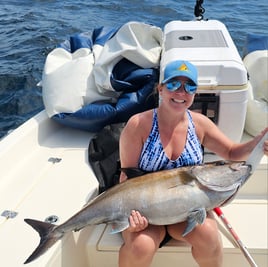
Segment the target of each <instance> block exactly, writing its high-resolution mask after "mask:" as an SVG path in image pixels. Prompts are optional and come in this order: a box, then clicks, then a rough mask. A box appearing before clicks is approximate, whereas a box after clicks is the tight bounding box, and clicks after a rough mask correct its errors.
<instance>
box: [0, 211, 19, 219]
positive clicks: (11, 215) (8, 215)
mask: <svg viewBox="0 0 268 267" xmlns="http://www.w3.org/2000/svg"><path fill="white" fill-rule="evenodd" d="M17 215H18V212H16V211H13V210H4V211H3V212H2V214H1V216H3V217H6V218H7V219H13V218H15V217H16V216H17Z"/></svg>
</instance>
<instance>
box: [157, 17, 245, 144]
mask: <svg viewBox="0 0 268 267" xmlns="http://www.w3.org/2000/svg"><path fill="white" fill-rule="evenodd" d="M178 59H180V60H188V61H190V62H191V63H192V64H194V65H195V66H196V67H197V69H198V74H199V77H198V91H197V95H196V96H195V101H194V104H193V106H192V107H191V109H192V110H197V111H199V112H202V113H203V114H205V115H206V116H208V117H209V118H211V119H212V120H213V121H214V122H215V123H216V124H217V125H218V126H219V128H220V129H221V130H222V131H223V132H224V133H225V134H226V135H227V136H229V137H230V138H231V139H232V140H234V141H235V142H240V140H241V137H242V133H243V130H244V124H245V118H246V110H247V99H248V97H247V92H248V87H249V83H248V77H247V71H246V68H245V66H244V64H243V62H242V59H241V57H240V55H239V53H238V51H237V49H236V46H235V45H234V43H233V40H232V38H231V36H230V34H229V32H228V30H227V29H226V27H225V25H224V24H222V23H221V22H219V21H216V20H208V21H172V22H170V23H168V24H166V26H165V28H164V42H163V49H162V55H161V62H160V79H161V80H162V75H163V69H164V67H165V66H166V64H168V63H169V62H170V61H173V60H178Z"/></svg>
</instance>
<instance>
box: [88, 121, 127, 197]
mask: <svg viewBox="0 0 268 267" xmlns="http://www.w3.org/2000/svg"><path fill="white" fill-rule="evenodd" d="M124 125H125V124H124V123H121V124H114V125H109V126H106V127H105V128H103V129H102V130H101V131H100V132H99V133H98V134H97V135H96V136H95V137H94V138H92V139H91V140H90V143H89V146H88V161H89V163H90V165H91V167H92V169H93V171H94V173H95V175H96V177H97V179H98V181H99V193H102V192H103V191H105V190H107V189H108V188H110V187H112V186H114V185H116V184H118V183H119V176H120V160H119V137H120V134H121V131H122V129H123V127H124Z"/></svg>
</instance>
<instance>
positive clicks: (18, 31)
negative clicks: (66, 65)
mask: <svg viewBox="0 0 268 267" xmlns="http://www.w3.org/2000/svg"><path fill="white" fill-rule="evenodd" d="M195 3H196V1H195V0H192V1H179V0H174V1H171V0H166V1H162V0H161V1H160V0H154V1H148V0H142V1H139V0H124V1H116V0H109V1H105V0H98V1H89V0H76V1H73V0H9V1H1V5H0V138H1V137H3V136H4V135H6V134H7V133H8V132H9V131H11V130H13V129H15V128H16V127H18V126H19V125H20V124H22V123H23V122H24V121H25V120H27V119H28V118H30V117H32V116H33V115H35V114H36V113H37V112H39V111H40V110H42V109H43V108H44V107H43V102H42V91H41V88H39V87H38V86H37V83H38V82H39V81H40V80H41V76H42V69H43V66H44V62H45V59H46V56H47V54H48V53H49V52H50V51H51V50H52V49H54V48H55V47H56V46H57V45H58V44H59V43H61V42H63V41H64V40H66V39H69V37H70V35H72V34H75V33H81V32H90V31H92V30H93V29H94V28H97V27H100V26H114V27H118V26H121V25H122V24H124V23H126V22H128V21H133V20H134V21H141V22H145V23H149V24H153V25H156V26H158V27H161V28H163V27H164V25H165V24H166V23H167V22H169V21H171V20H192V19H194V6H195ZM203 7H204V8H205V13H204V17H205V19H217V20H220V21H221V22H223V23H224V24H225V25H226V27H227V28H228V30H229V32H230V34H231V36H232V38H233V40H234V42H235V44H236V46H237V48H238V51H239V53H240V54H241V56H242V53H243V46H244V44H245V40H246V36H247V33H255V34H262V35H268V2H267V0H257V1H256V0H247V1H244V0H226V1H222V0H207V1H206V0H204V3H203Z"/></svg>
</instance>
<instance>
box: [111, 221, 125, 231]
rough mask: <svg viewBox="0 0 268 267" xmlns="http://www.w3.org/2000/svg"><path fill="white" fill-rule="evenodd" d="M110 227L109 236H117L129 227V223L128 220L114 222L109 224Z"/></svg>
mask: <svg viewBox="0 0 268 267" xmlns="http://www.w3.org/2000/svg"><path fill="white" fill-rule="evenodd" d="M111 226H112V230H111V231H110V234H117V233H120V232H122V231H124V230H126V229H127V228H128V227H129V221H128V220H124V221H116V222H113V223H111Z"/></svg>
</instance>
